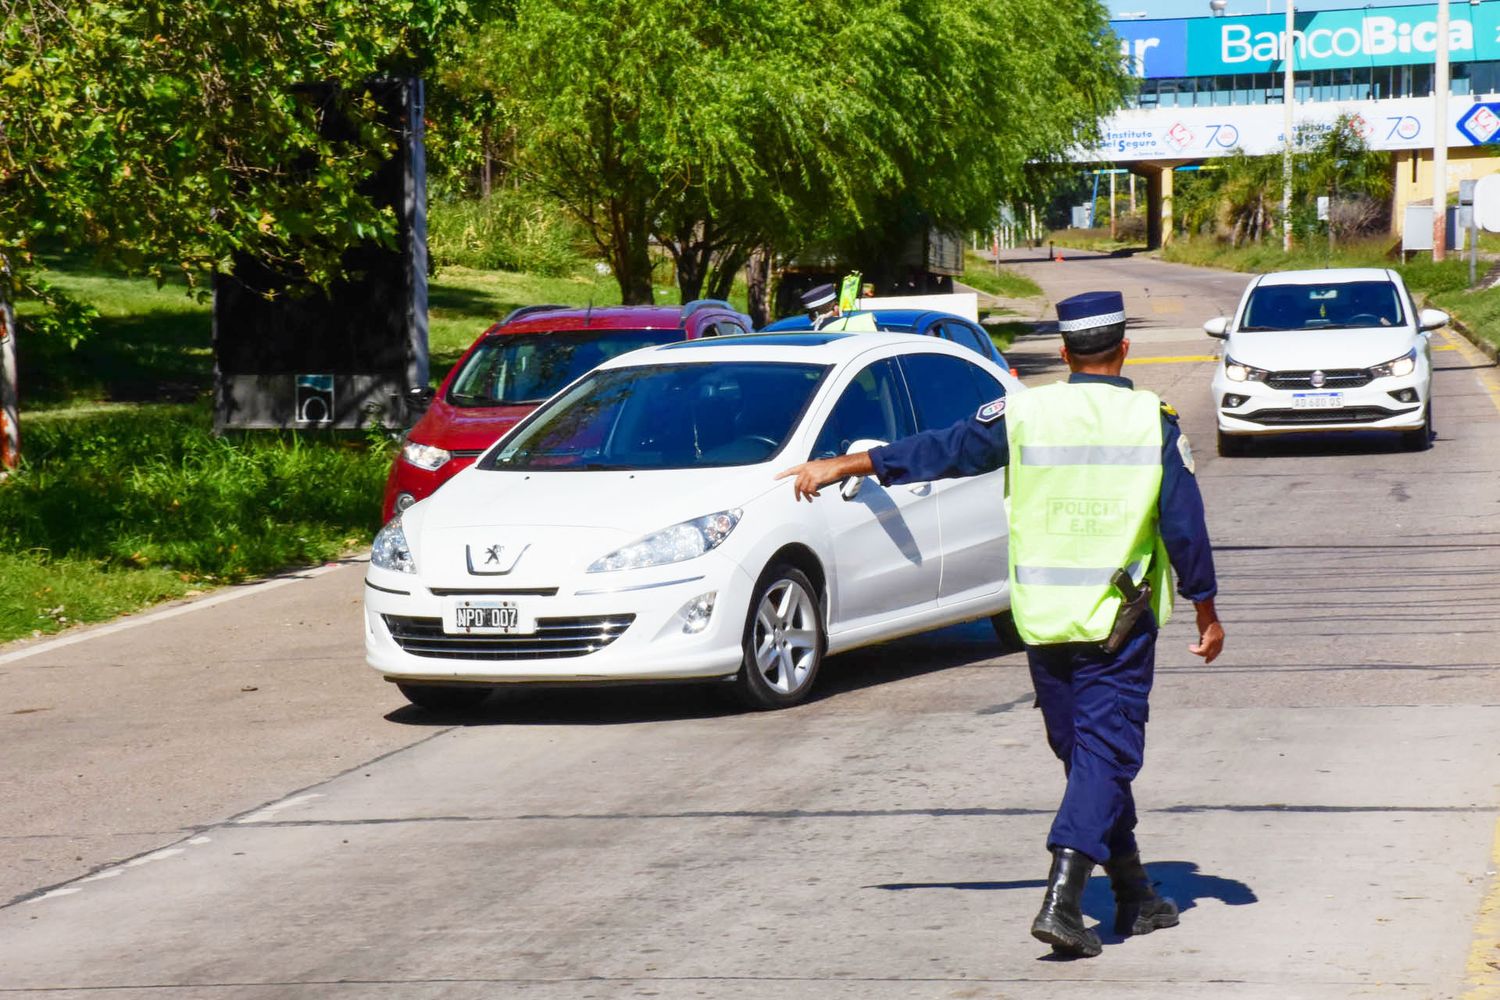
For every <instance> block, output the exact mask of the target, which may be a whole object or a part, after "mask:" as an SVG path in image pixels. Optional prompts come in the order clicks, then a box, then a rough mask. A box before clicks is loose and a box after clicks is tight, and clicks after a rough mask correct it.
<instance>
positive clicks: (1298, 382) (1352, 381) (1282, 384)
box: [1266, 368, 1370, 389]
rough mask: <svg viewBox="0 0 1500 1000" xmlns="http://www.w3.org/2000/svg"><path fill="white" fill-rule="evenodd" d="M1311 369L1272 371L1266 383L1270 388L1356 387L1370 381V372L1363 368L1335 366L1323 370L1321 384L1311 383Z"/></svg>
mask: <svg viewBox="0 0 1500 1000" xmlns="http://www.w3.org/2000/svg"><path fill="white" fill-rule="evenodd" d="M1312 374H1313V373H1312V371H1311V370H1308V371H1305V372H1272V373H1271V374H1270V376H1269V377H1267V378H1266V385H1268V386H1270V387H1271V388H1272V389H1356V388H1358V387H1359V386H1362V385H1368V384H1369V383H1370V373H1369V372H1368V371H1367V370H1365V369H1364V368H1335V369H1333V370H1332V371H1324V372H1323V384H1322V385H1317V386H1315V385H1313V383H1312Z"/></svg>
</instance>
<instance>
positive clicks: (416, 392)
mask: <svg viewBox="0 0 1500 1000" xmlns="http://www.w3.org/2000/svg"><path fill="white" fill-rule="evenodd" d="M436 396H437V390H436V389H434V388H433V387H432V386H430V385H419V386H413V387H412V388H410V389H408V390H406V403H407V405H408V406H410V407H411V408H412V409H413V410H415V411H418V412H420V411H422V410H425V409H427V408H428V407H429V406H431V405H432V401H433V399H434V398H435V397H436Z"/></svg>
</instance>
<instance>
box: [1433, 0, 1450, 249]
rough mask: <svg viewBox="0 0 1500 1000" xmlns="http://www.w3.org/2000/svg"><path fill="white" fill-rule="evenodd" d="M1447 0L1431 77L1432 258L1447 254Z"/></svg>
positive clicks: (1442, 2) (1441, 13) (1440, 6)
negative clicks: (1435, 61)
mask: <svg viewBox="0 0 1500 1000" xmlns="http://www.w3.org/2000/svg"><path fill="white" fill-rule="evenodd" d="M1448 41H1449V39H1448V0H1438V16H1437V43H1438V45H1437V66H1436V68H1435V71H1434V73H1433V76H1434V79H1433V81H1432V259H1433V260H1443V259H1444V258H1445V257H1447V255H1448Z"/></svg>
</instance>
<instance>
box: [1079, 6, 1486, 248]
mask: <svg viewBox="0 0 1500 1000" xmlns="http://www.w3.org/2000/svg"><path fill="white" fill-rule="evenodd" d="M1206 7H1207V4H1206V3H1205V8H1206ZM1294 20H1295V25H1296V30H1295V31H1294V32H1293V34H1292V37H1291V38H1290V39H1288V38H1287V37H1286V17H1285V14H1284V8H1283V13H1275V14H1245V15H1238V14H1234V13H1230V14H1228V15H1227V16H1222V17H1208V16H1205V17H1201V18H1175V19H1164V20H1132V21H1114V22H1112V23H1111V27H1112V28H1113V29H1114V32H1115V34H1116V36H1117V38H1118V44H1119V46H1120V54H1121V57H1122V58H1123V59H1125V61H1126V65H1127V66H1128V68H1129V69H1130V71H1131V73H1132V74H1133V75H1134V76H1136V77H1137V78H1138V80H1139V81H1140V87H1139V90H1138V91H1137V93H1136V95H1135V97H1134V99H1133V100H1132V102H1131V105H1130V106H1129V107H1127V108H1125V109H1123V110H1121V111H1120V112H1118V113H1116V114H1115V115H1113V116H1111V117H1110V118H1109V119H1108V120H1107V121H1106V122H1105V123H1104V128H1103V132H1104V141H1103V143H1102V145H1101V146H1100V147H1099V148H1097V149H1093V150H1090V151H1088V152H1087V153H1086V154H1085V155H1084V156H1083V157H1082V158H1083V159H1085V160H1088V161H1092V162H1096V163H1116V164H1119V165H1121V166H1128V167H1130V168H1131V169H1132V171H1134V172H1136V173H1140V174H1143V175H1144V176H1145V177H1146V178H1147V181H1148V186H1149V187H1148V190H1149V193H1150V198H1149V209H1148V210H1149V212H1150V213H1151V215H1150V216H1149V217H1148V222H1149V223H1151V226H1150V228H1151V229H1152V230H1153V233H1154V234H1155V238H1154V239H1153V242H1159V241H1160V240H1161V239H1162V238H1169V237H1170V233H1171V225H1170V212H1171V181H1172V175H1171V172H1172V170H1173V169H1174V168H1175V167H1179V166H1183V165H1189V164H1194V163H1202V162H1204V161H1208V160H1212V159H1214V158H1216V157H1223V156H1229V155H1231V154H1233V153H1234V152H1235V150H1243V151H1244V152H1246V153H1248V154H1251V155H1264V154H1270V153H1279V152H1281V151H1282V149H1283V148H1284V144H1285V134H1284V125H1283V121H1284V115H1285V109H1284V107H1283V101H1285V100H1286V94H1285V92H1284V90H1285V88H1284V86H1283V83H1284V79H1285V63H1284V62H1283V59H1284V58H1285V54H1286V52H1287V50H1288V46H1290V53H1291V57H1292V67H1293V78H1294V86H1293V90H1292V108H1293V121H1294V126H1293V134H1294V136H1295V137H1296V139H1297V141H1307V140H1309V139H1315V138H1316V136H1317V134H1318V132H1319V131H1321V130H1325V129H1327V128H1329V127H1331V126H1332V124H1333V122H1334V121H1335V120H1336V119H1337V118H1338V117H1339V116H1340V115H1349V116H1350V117H1351V118H1352V119H1353V120H1354V121H1355V122H1356V124H1357V127H1359V128H1360V130H1361V131H1362V132H1363V134H1364V137H1365V140H1366V142H1368V143H1369V145H1370V147H1371V148H1372V149H1377V150H1386V151H1389V152H1391V153H1392V154H1393V160H1394V173H1395V176H1394V177H1393V178H1392V180H1393V184H1392V192H1393V193H1392V206H1391V208H1392V211H1391V218H1392V220H1393V221H1392V224H1393V225H1394V226H1397V227H1399V226H1400V225H1401V221H1402V219H1403V217H1404V214H1405V208H1406V206H1407V205H1408V204H1431V201H1432V187H1433V181H1432V148H1433V145H1434V142H1435V141H1445V142H1446V144H1447V148H1448V170H1447V182H1448V187H1449V189H1450V191H1456V190H1457V189H1458V185H1459V182H1460V181H1462V180H1465V179H1470V178H1477V177H1481V176H1483V175H1485V174H1489V173H1494V172H1496V171H1500V157H1497V156H1496V155H1495V154H1496V153H1497V152H1500V3H1484V4H1482V3H1467V4H1452V5H1451V6H1450V9H1449V30H1448V53H1449V60H1450V83H1449V88H1448V89H1449V94H1450V97H1449V101H1448V114H1447V116H1446V120H1445V121H1442V122H1438V121H1435V120H1434V103H1435V102H1434V100H1433V87H1434V84H1435V82H1436V74H1435V72H1434V64H1435V62H1436V56H1437V51H1438V45H1439V38H1438V30H1437V28H1438V25H1437V6H1436V5H1435V4H1418V5H1412V6H1401V7H1367V8H1359V9H1353V10H1320V11H1308V12H1305V13H1297V14H1296V15H1295V18H1294Z"/></svg>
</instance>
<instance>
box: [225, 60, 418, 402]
mask: <svg viewBox="0 0 1500 1000" xmlns="http://www.w3.org/2000/svg"><path fill="white" fill-rule="evenodd" d="M365 88H366V90H367V92H368V93H369V94H370V95H371V96H373V97H374V98H375V99H376V102H377V103H378V104H379V106H380V108H381V109H382V112H383V114H382V117H383V118H384V120H385V123H386V124H387V126H388V127H389V128H390V129H391V131H392V133H393V134H394V135H395V136H396V137H397V139H398V141H397V148H396V152H395V154H394V155H393V156H391V157H390V158H389V159H387V160H386V162H385V163H384V165H383V166H382V167H381V168H380V169H379V170H378V171H377V172H376V174H375V175H374V176H373V177H371V178H370V179H369V181H368V183H367V184H366V185H365V187H364V190H365V193H366V194H368V195H370V196H371V197H373V198H374V200H375V201H376V203H377V204H381V205H387V206H389V207H390V208H391V209H392V210H393V211H394V212H395V213H396V218H397V243H396V247H395V248H394V249H391V248H387V247H383V246H380V245H379V244H377V243H374V242H371V243H366V244H363V245H360V246H357V247H355V248H353V249H351V250H349V251H347V252H346V253H345V254H344V258H343V260H344V265H345V267H346V269H347V271H348V273H349V274H350V275H351V277H350V278H349V279H347V280H344V281H340V282H337V283H335V284H334V285H332V286H331V287H329V288H328V289H326V290H315V289H314V290H310V289H308V288H306V287H299V280H298V278H297V276H295V275H288V274H286V273H285V272H283V271H278V270H275V269H273V268H272V267H270V266H269V265H268V264H267V263H266V262H264V261H261V260H257V259H255V258H253V257H250V256H247V255H243V254H241V255H237V256H236V257H235V260H234V272H233V273H232V274H229V275H222V276H220V277H219V278H217V279H216V280H215V282H214V308H213V340H214V427H215V429H216V430H221V431H222V430H229V429H241V428H245V429H248V428H298V429H313V428H356V427H363V426H367V425H369V424H371V423H373V422H378V423H380V424H382V425H384V426H386V427H405V426H407V425H409V424H410V422H411V420H410V417H411V413H410V412H409V408H410V406H411V403H412V395H411V392H412V390H413V389H421V388H425V387H426V386H427V375H428V371H427V173H426V163H425V153H424V147H423V139H422V113H423V88H422V81H421V80H416V79H401V80H379V81H374V82H370V83H368V84H366V85H365ZM304 93H305V94H306V95H307V96H308V97H309V98H310V99H312V100H315V101H318V102H319V103H320V104H321V105H322V109H323V116H322V120H323V123H324V124H323V130H324V134H325V135H326V136H328V137H330V138H334V139H338V138H343V137H345V136H347V135H351V134H352V130H351V129H350V128H349V125H348V123H347V121H346V120H344V119H343V118H342V116H341V115H340V114H339V113H338V110H337V98H338V91H337V88H335V87H333V86H316V87H308V88H305V89H304ZM267 293H272V294H267Z"/></svg>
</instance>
